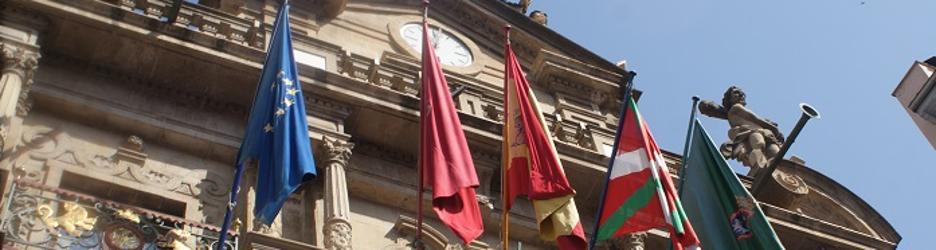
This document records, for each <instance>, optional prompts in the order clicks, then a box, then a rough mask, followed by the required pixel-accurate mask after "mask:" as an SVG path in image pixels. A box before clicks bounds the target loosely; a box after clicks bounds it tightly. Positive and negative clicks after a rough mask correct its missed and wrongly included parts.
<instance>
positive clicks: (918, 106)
mask: <svg viewBox="0 0 936 250" xmlns="http://www.w3.org/2000/svg"><path fill="white" fill-rule="evenodd" d="M934 85H936V81H933V78H932V77H931V78H930V79H929V80H928V81H927V82H926V84H924V85H923V87H922V88H920V93H918V94H917V96H916V97H914V100H913V101H911V102H910V103H911V104H910V109H912V110H913V112H915V113H917V115H920V117H923V119H926V120H927V121H930V122H932V123H934V124H936V91H934Z"/></svg>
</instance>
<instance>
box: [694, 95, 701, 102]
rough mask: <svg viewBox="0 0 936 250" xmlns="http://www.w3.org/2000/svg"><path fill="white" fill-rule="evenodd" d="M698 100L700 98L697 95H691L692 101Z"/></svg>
mask: <svg viewBox="0 0 936 250" xmlns="http://www.w3.org/2000/svg"><path fill="white" fill-rule="evenodd" d="M699 100H702V99H701V98H699V96H697V95H694V96H692V101H693V102H698V101H699Z"/></svg>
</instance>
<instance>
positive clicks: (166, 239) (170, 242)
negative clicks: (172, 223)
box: [157, 228, 192, 250]
mask: <svg viewBox="0 0 936 250" xmlns="http://www.w3.org/2000/svg"><path fill="white" fill-rule="evenodd" d="M191 237H192V234H191V233H189V232H188V231H186V230H183V229H178V228H176V229H172V230H169V232H168V233H166V235H165V236H163V238H162V239H161V240H160V242H159V243H158V244H157V245H159V247H162V248H168V249H175V250H190V249H192V248H191V247H189V246H188V245H185V242H186V241H188V240H189V238H191Z"/></svg>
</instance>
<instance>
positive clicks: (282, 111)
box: [276, 108, 286, 116]
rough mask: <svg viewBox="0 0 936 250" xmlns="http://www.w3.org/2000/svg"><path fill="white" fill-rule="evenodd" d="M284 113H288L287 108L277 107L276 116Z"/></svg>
mask: <svg viewBox="0 0 936 250" xmlns="http://www.w3.org/2000/svg"><path fill="white" fill-rule="evenodd" d="M284 114H286V110H283V108H277V109H276V116H281V115H284Z"/></svg>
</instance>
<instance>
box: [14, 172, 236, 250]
mask: <svg viewBox="0 0 936 250" xmlns="http://www.w3.org/2000/svg"><path fill="white" fill-rule="evenodd" d="M0 230H2V231H3V233H4V234H5V238H4V241H3V242H4V247H3V249H8V247H12V248H14V249H139V250H144V249H146V250H152V249H206V250H207V249H217V244H218V235H219V233H218V228H217V227H214V226H209V225H204V224H200V223H197V222H192V221H187V220H185V219H182V218H178V217H175V216H171V215H166V214H162V213H159V212H155V211H151V210H147V209H143V208H138V207H132V206H128V205H123V204H120V203H117V202H113V201H108V200H103V199H98V198H96V197H93V196H89V195H85V194H81V193H76V192H71V191H68V190H63V189H57V188H52V187H48V186H44V185H40V184H35V183H29V182H20V181H18V182H16V183H15V184H13V188H12V190H11V192H10V196H9V199H8V200H7V203H6V205H5V207H4V210H3V220H2V222H0ZM232 238H233V239H232V240H231V241H228V242H226V244H227V245H228V249H237V242H238V239H237V235H232Z"/></svg>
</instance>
